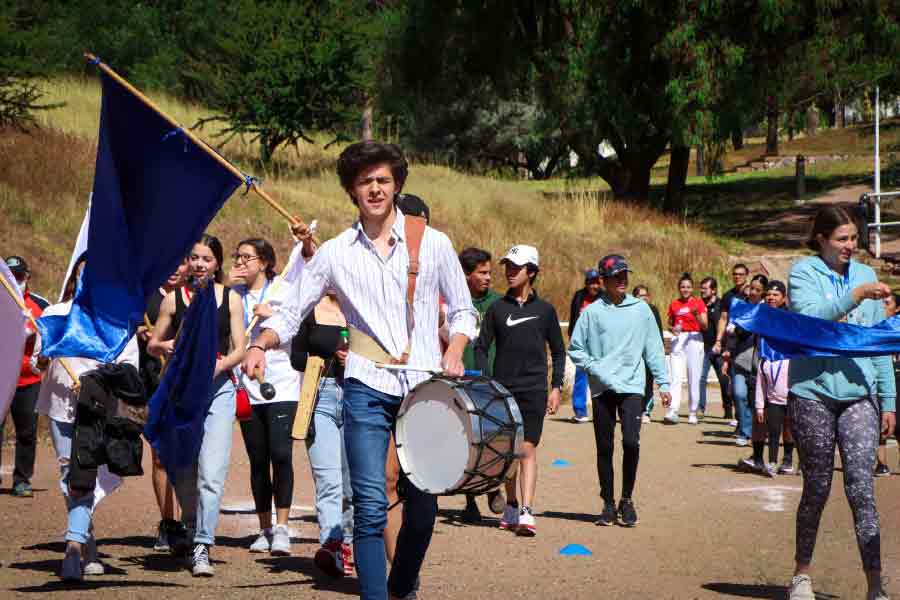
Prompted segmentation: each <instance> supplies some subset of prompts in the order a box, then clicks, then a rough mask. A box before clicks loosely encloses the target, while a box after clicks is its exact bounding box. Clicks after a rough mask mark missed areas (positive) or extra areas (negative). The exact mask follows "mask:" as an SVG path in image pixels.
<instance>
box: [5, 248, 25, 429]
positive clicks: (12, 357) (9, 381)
mask: <svg viewBox="0 0 900 600" xmlns="http://www.w3.org/2000/svg"><path fill="white" fill-rule="evenodd" d="M0 277H3V278H4V279H6V281H8V282H9V284H10V288H11V289H12V290H13V291H14V292H15V293H16V294H17V295H18V298H19V300H21V299H22V295H21V293H20V292H19V288H18V284H17V283H16V278H15V277H14V276H13V274H12V272H11V271H10V270H9V268H8V267H7V266H6V263H5V262H0ZM25 321H26V319H25V315H24V314H23V313H22V308H21V307H20V306H19V303H18V302H17V301H16V299H15V298H13V297H12V296H10V295H9V293H7V290H6V289H4V290H2V291H0V331H2V332H3V335H2V336H0V422H2V421H3V419H5V418H6V415H7V413H8V412H9V405H10V404H12V399H13V394H15V393H16V383H18V381H19V372H20V371H21V370H22V356H23V355H24V353H25V335H26V334H25Z"/></svg>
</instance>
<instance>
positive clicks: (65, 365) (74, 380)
mask: <svg viewBox="0 0 900 600" xmlns="http://www.w3.org/2000/svg"><path fill="white" fill-rule="evenodd" d="M0 281H2V282H3V287H4V288H6V291H7V292H9V295H10V296H12V298H13V300H15V301H16V304H18V305H19V308H21V309H22V311H23V312H25V313H27V314H28V320H29V321H31V326H32V327H34V330H35V331H38V326H37V321H35V320H34V316H33V315H32V314H31V311H29V310H28V307H27V306H25V301H24V300H23V299H22V298H21V297H20V296H19V294H17V293H16V292H15V290H13V288H12V285H10V283H9V281H7V279H6V277H2V276H0ZM56 360H58V361H59V364H60V365H62V368H63V369H65V370H66V373H68V374H69V377H71V378H72V383H73V384H74V387H73V389H76V390H77V389H78V388H79V387H81V384H80V383H78V375H76V374H75V371H73V370H72V367H71V366H69V363H68V362H66V359H64V358H58V359H56Z"/></svg>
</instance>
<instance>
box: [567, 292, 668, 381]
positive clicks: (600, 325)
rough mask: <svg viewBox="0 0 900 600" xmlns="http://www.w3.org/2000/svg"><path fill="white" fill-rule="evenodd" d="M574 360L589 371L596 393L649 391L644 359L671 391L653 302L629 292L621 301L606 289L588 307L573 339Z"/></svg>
mask: <svg viewBox="0 0 900 600" xmlns="http://www.w3.org/2000/svg"><path fill="white" fill-rule="evenodd" d="M569 356H570V357H571V358H572V362H574V363H575V364H576V365H578V366H579V367H581V368H582V369H584V370H585V371H586V372H587V374H588V380H589V381H590V385H591V394H592V395H597V394H601V393H603V392H605V391H607V390H612V391H614V392H616V393H617V394H641V395H643V393H644V384H645V382H646V380H645V377H646V374H645V369H644V363H646V364H647V366H648V367H650V371H651V373H653V378H654V379H655V380H656V382H657V383H658V384H659V388H660V390H661V391H663V392H667V391H669V376H668V374H667V373H666V358H665V351H664V350H663V344H662V339H661V338H660V335H659V328H658V327H657V325H656V319H655V318H654V316H653V312H652V311H651V310H650V305H649V304H647V303H646V302H644V301H643V300H640V299H638V298H635V297H634V296H632V295H631V294H626V296H625V298H624V299H623V300H622V302H621V303H619V304H613V303H612V302H611V301H610V299H609V297H607V296H606V295H605V294H601V295H600V297H599V298H598V299H597V300H596V301H595V302H593V303H592V304H591V305H590V306H588V307H587V308H586V309H584V312H582V313H581V316H579V317H578V322H577V323H576V324H575V332H574V333H573V334H572V341H571V342H570V343H569Z"/></svg>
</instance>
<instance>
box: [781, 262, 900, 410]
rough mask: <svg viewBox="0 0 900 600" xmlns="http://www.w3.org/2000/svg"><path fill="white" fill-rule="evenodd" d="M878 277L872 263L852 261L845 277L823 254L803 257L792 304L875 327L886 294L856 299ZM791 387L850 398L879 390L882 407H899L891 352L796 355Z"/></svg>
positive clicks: (804, 394) (793, 278) (802, 393)
mask: <svg viewBox="0 0 900 600" xmlns="http://www.w3.org/2000/svg"><path fill="white" fill-rule="evenodd" d="M876 281H878V278H877V277H876V276H875V271H873V270H872V269H871V267H869V266H867V265H864V264H862V263H858V262H855V261H851V262H850V264H849V265H847V273H846V274H845V276H844V277H840V276H839V275H838V274H837V273H835V272H834V271H832V270H831V269H830V268H829V267H828V265H826V264H825V262H824V261H823V260H822V259H821V258H819V257H818V256H810V257H808V258H803V259H801V260H799V261H797V262H796V263H794V266H793V267H791V275H790V280H789V293H788V297H789V298H790V302H791V310H793V311H794V312H798V313H800V314H803V315H809V316H811V317H818V318H820V319H828V320H829V321H838V320H841V319H843V318H844V317H846V319H847V322H848V323H854V324H856V325H864V326H867V327H871V326H872V325H875V324H877V323H879V322H881V321H883V320H884V318H885V317H884V304H883V303H882V302H881V301H880V300H863V301H862V303H861V304H859V305H858V306H857V305H856V304H855V303H854V302H853V289H854V288H856V287H857V286H859V285H861V284H863V283H873V282H876ZM788 385H790V388H791V393H792V394H794V395H795V396H798V397H800V398H807V399H816V398H820V397H824V398H830V399H832V400H835V401H838V402H850V401H854V400H858V399H860V398H865V397H871V396H877V398H878V400H879V401H880V402H881V408H882V410H885V411H893V410H894V406H895V399H896V396H897V392H896V388H895V383H894V368H893V364H892V362H891V357H890V355H885V356H875V357H870V358H845V357H820V356H814V357H809V358H793V359H791V366H790V371H789V373H788Z"/></svg>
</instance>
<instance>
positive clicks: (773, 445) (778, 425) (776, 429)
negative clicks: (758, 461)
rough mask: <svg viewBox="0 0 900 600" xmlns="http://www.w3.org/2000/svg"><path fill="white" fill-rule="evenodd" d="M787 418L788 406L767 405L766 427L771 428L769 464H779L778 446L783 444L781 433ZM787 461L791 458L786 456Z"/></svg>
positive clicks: (768, 403) (769, 403) (770, 403)
mask: <svg viewBox="0 0 900 600" xmlns="http://www.w3.org/2000/svg"><path fill="white" fill-rule="evenodd" d="M786 418H787V405H786V404H774V403H772V402H767V403H766V425H767V426H768V428H769V462H770V463H772V464H775V463H777V462H778V445H779V444H781V432H782V430H783V429H784V422H785V419H786ZM785 458H786V459H790V458H791V457H790V456H787V455H785Z"/></svg>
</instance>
